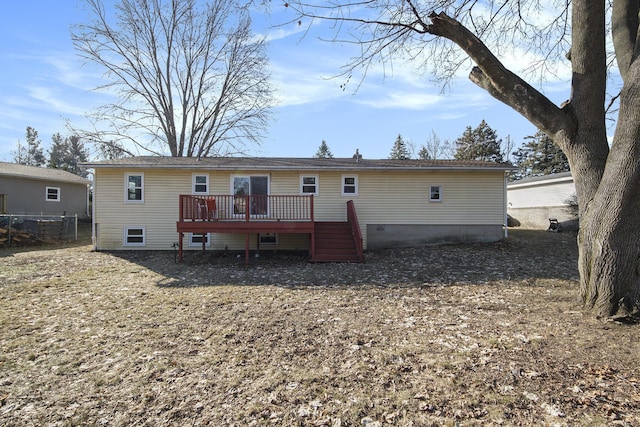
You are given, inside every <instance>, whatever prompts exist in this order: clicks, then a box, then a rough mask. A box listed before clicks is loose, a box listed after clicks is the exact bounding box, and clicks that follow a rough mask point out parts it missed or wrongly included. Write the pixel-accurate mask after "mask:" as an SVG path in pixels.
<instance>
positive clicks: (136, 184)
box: [124, 173, 144, 203]
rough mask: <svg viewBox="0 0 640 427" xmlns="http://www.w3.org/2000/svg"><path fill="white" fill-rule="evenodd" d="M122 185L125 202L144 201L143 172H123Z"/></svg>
mask: <svg viewBox="0 0 640 427" xmlns="http://www.w3.org/2000/svg"><path fill="white" fill-rule="evenodd" d="M124 185H125V189H124V191H125V194H124V201H125V202H126V203H144V174H141V173H127V174H125V182H124Z"/></svg>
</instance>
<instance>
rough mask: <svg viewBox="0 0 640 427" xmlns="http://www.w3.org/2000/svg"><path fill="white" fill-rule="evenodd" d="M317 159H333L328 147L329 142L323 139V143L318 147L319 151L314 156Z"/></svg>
mask: <svg viewBox="0 0 640 427" xmlns="http://www.w3.org/2000/svg"><path fill="white" fill-rule="evenodd" d="M313 157H314V158H316V159H333V153H332V152H331V149H330V148H329V146H328V145H327V142H326V141H325V140H324V139H323V140H322V143H321V144H320V146H319V147H318V151H316V154H314V155H313Z"/></svg>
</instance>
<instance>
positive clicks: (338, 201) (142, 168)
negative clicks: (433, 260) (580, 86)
mask: <svg viewBox="0 0 640 427" xmlns="http://www.w3.org/2000/svg"><path fill="white" fill-rule="evenodd" d="M85 166H88V167H90V168H93V170H94V198H93V207H94V215H93V220H94V239H95V246H96V249H98V250H121V249H160V250H166V249H169V248H170V247H171V245H172V244H173V243H174V242H179V244H180V246H181V249H182V245H183V244H184V246H185V248H190V247H191V248H193V249H198V248H200V247H201V246H206V248H208V249H210V250H224V249H234V250H235V249H242V248H245V249H246V250H247V251H248V250H249V248H250V249H252V250H253V249H257V248H262V249H267V248H269V249H278V250H295V249H303V250H309V251H310V252H311V253H312V256H313V254H314V248H315V246H317V245H320V244H321V243H320V241H321V239H320V237H322V234H323V233H324V234H326V233H327V232H326V231H323V232H321V231H320V228H319V225H320V224H323V223H336V222H338V223H340V222H342V223H345V222H353V221H352V218H353V215H352V214H350V213H349V209H352V210H353V213H355V215H356V216H357V221H356V222H357V225H359V230H356V229H355V228H354V232H353V233H354V234H358V233H359V234H360V235H361V242H362V248H364V249H377V248H385V247H392V246H409V245H418V244H426V243H437V242H463V241H476V242H477V241H496V240H499V239H501V238H503V237H504V235H505V233H506V227H505V224H506V203H507V200H506V194H507V187H506V178H505V172H506V171H508V170H510V169H512V167H510V166H508V165H503V164H496V163H489V162H467V161H458V160H432V161H428V160H424V161H423V160H366V159H360V160H355V159H309V158H202V159H196V158H172V157H133V158H125V159H119V160H111V161H99V162H93V163H88V164H86V165H85ZM205 201H208V205H205V203H204V202H205ZM349 201H352V203H351V208H350V207H349V204H348V203H347V202H349ZM314 223H315V224H316V226H315V228H313V224H314ZM309 224H311V227H310V226H309ZM351 239H353V236H352V237H351ZM329 243H330V242H329ZM336 246H337V245H336ZM335 251H336V253H337V251H338V248H335ZM316 256H317V258H318V259H319V258H320V256H318V255H317V254H316Z"/></svg>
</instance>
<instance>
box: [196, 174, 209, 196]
mask: <svg viewBox="0 0 640 427" xmlns="http://www.w3.org/2000/svg"><path fill="white" fill-rule="evenodd" d="M192 193H193V194H209V175H208V174H197V173H194V174H193V180H192Z"/></svg>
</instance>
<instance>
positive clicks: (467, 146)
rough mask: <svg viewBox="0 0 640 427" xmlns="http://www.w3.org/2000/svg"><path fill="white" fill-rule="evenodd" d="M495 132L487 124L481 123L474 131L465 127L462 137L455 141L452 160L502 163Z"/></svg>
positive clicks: (499, 143) (469, 127) (499, 144)
mask: <svg viewBox="0 0 640 427" xmlns="http://www.w3.org/2000/svg"><path fill="white" fill-rule="evenodd" d="M501 144H502V140H500V139H498V135H497V134H496V132H495V131H494V130H493V129H491V127H489V125H488V124H487V122H485V121H484V120H482V122H481V123H480V124H479V125H478V127H476V128H475V129H471V126H467V129H466V130H465V131H464V133H463V134H462V136H461V137H460V138H458V139H456V142H455V145H456V152H455V154H454V158H456V159H458V160H483V161H487V162H498V163H500V162H503V161H504V157H503V154H502V151H501V149H500V146H501Z"/></svg>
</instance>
